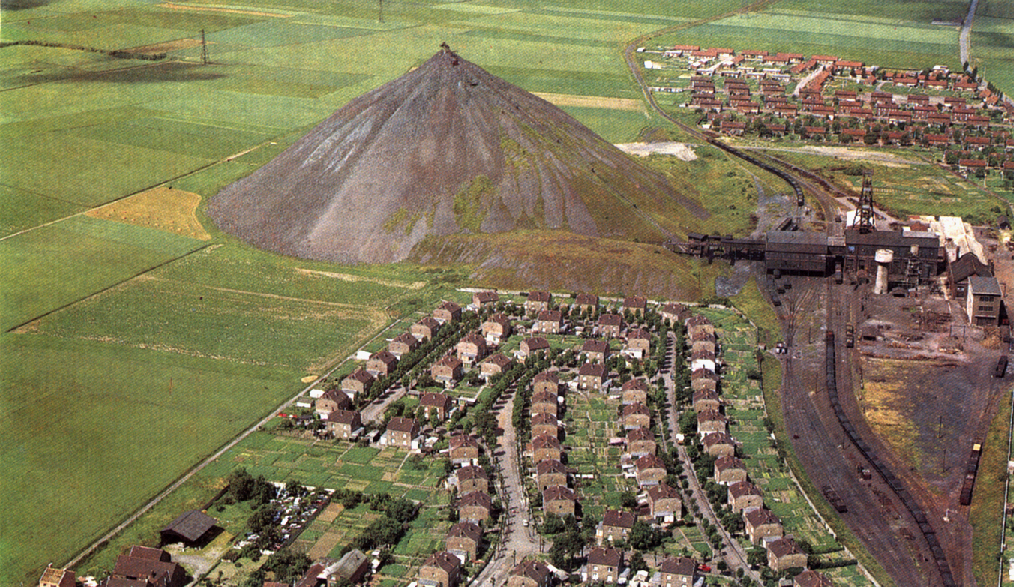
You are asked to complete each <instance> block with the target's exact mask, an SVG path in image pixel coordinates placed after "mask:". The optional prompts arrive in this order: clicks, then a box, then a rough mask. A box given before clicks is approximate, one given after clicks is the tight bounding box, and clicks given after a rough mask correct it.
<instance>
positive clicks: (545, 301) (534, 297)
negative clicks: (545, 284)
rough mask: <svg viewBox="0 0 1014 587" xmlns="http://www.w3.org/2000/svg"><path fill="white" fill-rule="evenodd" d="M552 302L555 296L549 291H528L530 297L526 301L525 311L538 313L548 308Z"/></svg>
mask: <svg viewBox="0 0 1014 587" xmlns="http://www.w3.org/2000/svg"><path fill="white" fill-rule="evenodd" d="M552 302H553V296H552V295H551V294H550V293H549V292H548V291H531V292H528V299H526V300H525V303H524V306H525V312H528V313H529V314H537V313H539V312H541V311H543V310H548V309H549V305H550V304H551V303H552Z"/></svg>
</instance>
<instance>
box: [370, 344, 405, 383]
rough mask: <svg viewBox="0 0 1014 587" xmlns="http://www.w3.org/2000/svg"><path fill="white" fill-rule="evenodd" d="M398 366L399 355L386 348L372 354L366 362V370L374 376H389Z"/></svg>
mask: <svg viewBox="0 0 1014 587" xmlns="http://www.w3.org/2000/svg"><path fill="white" fill-rule="evenodd" d="M397 366H398V357H396V356H394V355H392V354H391V352H390V351H386V350H383V351H380V352H377V353H373V354H372V355H370V360H369V361H367V362H366V370H367V371H369V372H370V374H371V375H373V376H374V377H387V376H388V375H390V374H391V373H393V372H394V368H395V367H397Z"/></svg>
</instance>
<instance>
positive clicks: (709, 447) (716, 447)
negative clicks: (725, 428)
mask: <svg viewBox="0 0 1014 587" xmlns="http://www.w3.org/2000/svg"><path fill="white" fill-rule="evenodd" d="M701 444H703V445H704V450H705V452H707V453H708V454H709V455H711V456H713V457H716V458H717V457H731V456H734V455H735V454H736V441H735V440H733V438H732V437H731V436H729V435H728V434H726V433H725V432H712V433H710V434H705V435H704V438H702V439H701Z"/></svg>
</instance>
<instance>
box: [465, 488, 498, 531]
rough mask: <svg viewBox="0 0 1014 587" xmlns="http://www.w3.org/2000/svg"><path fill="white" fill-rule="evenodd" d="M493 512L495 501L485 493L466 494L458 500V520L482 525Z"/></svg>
mask: <svg viewBox="0 0 1014 587" xmlns="http://www.w3.org/2000/svg"><path fill="white" fill-rule="evenodd" d="M492 512H493V500H492V498H490V497H489V494H488V493H486V492H485V491H473V492H471V493H466V494H464V495H462V496H461V498H460V499H458V518H460V519H462V520H468V521H471V522H475V523H476V524H481V523H483V522H485V521H486V520H488V519H489V516H490V514H491V513H492Z"/></svg>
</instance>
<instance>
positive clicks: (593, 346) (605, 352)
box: [581, 338, 609, 363]
mask: <svg viewBox="0 0 1014 587" xmlns="http://www.w3.org/2000/svg"><path fill="white" fill-rule="evenodd" d="M581 354H582V355H584V360H585V361H586V362H588V363H605V362H606V359H608V358H609V343H608V342H606V341H604V340H601V339H598V338H589V339H588V340H586V341H584V344H583V345H581Z"/></svg>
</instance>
